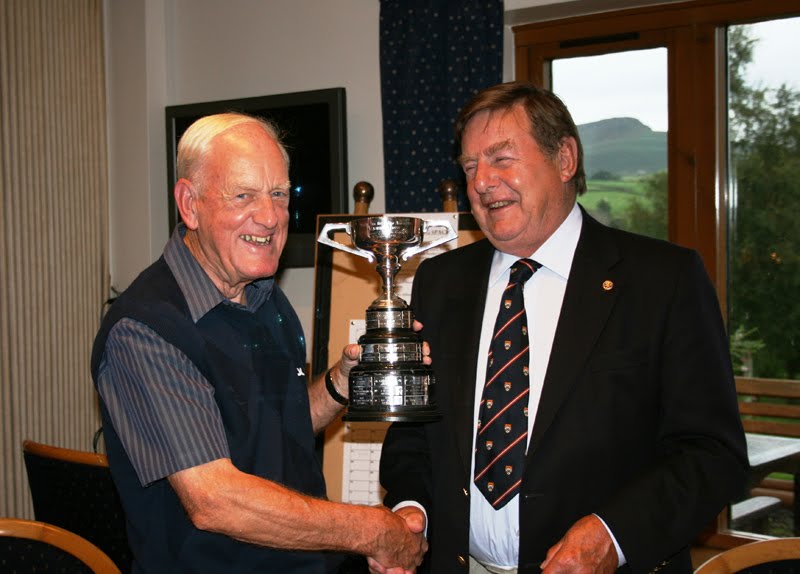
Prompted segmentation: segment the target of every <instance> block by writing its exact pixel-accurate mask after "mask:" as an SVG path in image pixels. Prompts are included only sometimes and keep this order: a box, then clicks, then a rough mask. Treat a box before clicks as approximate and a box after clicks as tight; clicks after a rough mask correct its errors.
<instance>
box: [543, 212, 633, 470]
mask: <svg viewBox="0 0 800 574" xmlns="http://www.w3.org/2000/svg"><path fill="white" fill-rule="evenodd" d="M619 259H620V256H619V253H618V250H617V248H616V245H615V244H614V243H613V241H612V240H611V239H610V237H609V234H608V233H607V232H606V231H605V228H604V227H603V226H602V225H600V224H599V223H598V222H597V221H595V220H594V219H592V218H591V216H589V215H588V214H586V212H585V211H584V214H583V226H582V229H581V236H580V239H579V240H578V245H577V248H576V250H575V257H574V259H573V262H572V268H571V270H570V275H569V279H568V281H567V289H566V292H565V293H564V302H563V304H562V306H561V314H560V316H559V320H558V325H557V327H556V332H555V337H554V339H553V348H552V350H551V352H550V361H549V363H548V366H547V373H546V375H545V380H544V387H543V389H542V396H541V399H540V402H539V408H538V411H537V414H536V420H535V421H534V426H533V432H532V434H531V440H530V446H529V449H528V453H529V456H531V455H532V454H533V453H534V451H535V450H536V447H537V446H538V444H539V443H540V442H541V440H542V437H543V436H544V434H545V433H546V432H547V429H548V428H549V427H550V424H551V423H552V422H553V419H554V418H555V416H556V414H557V412H558V409H559V408H560V406H561V404H562V402H563V401H564V399H565V397H566V396H567V395H568V393H569V390H570V388H571V386H572V385H574V384H575V382H576V380H577V379H578V375H579V374H580V372H581V370H582V369H583V368H584V366H585V364H586V361H587V360H588V358H589V355H590V354H591V351H592V349H593V348H594V346H595V343H596V341H597V339H598V337H599V336H600V333H601V332H602V330H603V327H604V325H605V322H606V320H607V319H608V317H609V315H610V313H611V309H612V308H613V307H614V304H615V302H616V299H617V295H618V293H619V287H621V285H622V277H620V275H619V271H618V270H617V271H616V272H615V270H614V269H613V267H614V265H615V264H616V263H617V262H618V261H619ZM608 282H610V283H608Z"/></svg>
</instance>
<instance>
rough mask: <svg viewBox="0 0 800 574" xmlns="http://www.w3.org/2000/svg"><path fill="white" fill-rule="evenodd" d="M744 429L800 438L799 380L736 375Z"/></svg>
mask: <svg viewBox="0 0 800 574" xmlns="http://www.w3.org/2000/svg"><path fill="white" fill-rule="evenodd" d="M736 392H737V393H738V395H739V413H740V414H741V415H742V424H743V425H744V430H745V432H753V433H761V434H774V435H781V436H791V437H795V438H800V383H798V382H797V381H790V380H779V379H753V378H741V377H737V378H736Z"/></svg>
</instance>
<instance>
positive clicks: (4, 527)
mask: <svg viewBox="0 0 800 574" xmlns="http://www.w3.org/2000/svg"><path fill="white" fill-rule="evenodd" d="M0 564H2V565H3V571H4V572H15V573H17V574H26V573H29V572H30V573H32V572H53V573H58V572H62V573H65V574H66V573H70V574H75V573H79V572H89V573H94V574H120V571H119V568H117V566H116V565H115V564H114V562H113V561H112V560H111V558H109V557H108V556H107V555H106V554H105V553H104V552H103V551H102V550H100V549H99V548H98V547H97V546H95V545H94V544H92V543H91V542H89V541H88V540H86V539H85V538H82V537H80V536H78V535H77V534H75V533H74V532H69V531H68V530H64V529H63V528H58V527H57V526H53V525H52V524H45V523H44V522H36V521H33V520H22V519H19V518H0Z"/></svg>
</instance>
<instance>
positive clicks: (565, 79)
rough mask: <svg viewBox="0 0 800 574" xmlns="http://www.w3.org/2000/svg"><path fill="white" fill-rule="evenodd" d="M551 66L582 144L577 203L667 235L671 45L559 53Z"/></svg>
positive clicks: (602, 217)
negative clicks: (582, 180)
mask: <svg viewBox="0 0 800 574" xmlns="http://www.w3.org/2000/svg"><path fill="white" fill-rule="evenodd" d="M550 68H551V72H550V77H551V89H552V90H553V91H554V92H555V93H556V94H558V96H559V97H561V99H562V100H563V101H564V102H565V103H566V104H567V106H568V107H569V109H570V112H571V113H572V117H573V119H574V120H575V123H576V124H577V126H578V132H579V134H580V136H581V143H582V144H583V152H584V167H585V170H586V185H587V193H586V194H585V195H583V196H581V197H580V198H579V199H578V201H579V203H580V204H581V205H583V207H585V208H586V209H587V210H588V211H589V213H591V214H592V215H593V216H594V217H595V218H596V219H598V220H599V221H602V222H603V223H605V224H606V225H611V226H612V227H618V228H621V229H627V230H628V231H634V232H638V233H642V234H645V235H650V236H653V237H658V238H659V239H667V222H668V219H667V126H668V118H669V115H668V111H669V110H668V106H667V51H666V49H664V48H651V49H648V50H631V51H625V52H613V53H609V54H602V55H598V56H584V57H578V58H567V59H554V60H552V61H551V62H550ZM587 86H591V89H587Z"/></svg>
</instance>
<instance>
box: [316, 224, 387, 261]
mask: <svg viewBox="0 0 800 574" xmlns="http://www.w3.org/2000/svg"><path fill="white" fill-rule="evenodd" d="M334 231H344V232H345V233H347V235H349V236H351V237H352V233H351V227H350V223H349V222H348V223H326V224H325V225H324V226H323V227H322V231H320V233H319V237H318V238H317V241H318V242H320V243H324V244H325V245H327V246H328V247H333V248H334V249H341V250H342V251H347V252H348V253H352V254H353V255H358V256H359V257H363V258H364V259H366V260H368V261H369V262H370V263H372V262H373V261H374V260H375V256H374V255H373V254H372V252H371V251H362V250H361V249H356V248H355V247H350V246H349V245H345V244H344V243H339V242H338V241H334V240H333V239H331V238H330V235H329V234H330V233H331V232H334Z"/></svg>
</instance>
